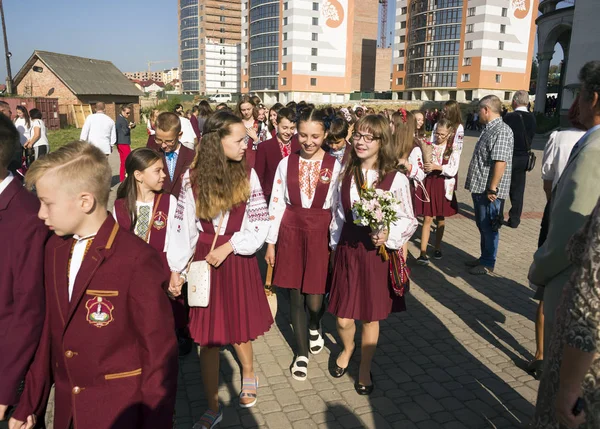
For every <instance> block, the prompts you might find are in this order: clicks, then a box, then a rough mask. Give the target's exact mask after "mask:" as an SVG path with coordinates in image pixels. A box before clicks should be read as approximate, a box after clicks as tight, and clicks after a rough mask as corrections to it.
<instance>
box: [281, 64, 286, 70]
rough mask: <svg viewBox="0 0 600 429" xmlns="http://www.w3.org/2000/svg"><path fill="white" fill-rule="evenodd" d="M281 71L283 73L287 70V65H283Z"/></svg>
mask: <svg viewBox="0 0 600 429" xmlns="http://www.w3.org/2000/svg"><path fill="white" fill-rule="evenodd" d="M281 70H283V71H285V70H287V63H282V64H281Z"/></svg>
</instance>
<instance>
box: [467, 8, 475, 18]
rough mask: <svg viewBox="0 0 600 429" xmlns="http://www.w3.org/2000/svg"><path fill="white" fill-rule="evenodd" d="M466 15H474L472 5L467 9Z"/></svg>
mask: <svg viewBox="0 0 600 429" xmlns="http://www.w3.org/2000/svg"><path fill="white" fill-rule="evenodd" d="M467 16H475V8H474V7H470V8H469V10H468V11H467Z"/></svg>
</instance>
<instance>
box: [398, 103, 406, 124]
mask: <svg viewBox="0 0 600 429" xmlns="http://www.w3.org/2000/svg"><path fill="white" fill-rule="evenodd" d="M398 112H400V114H401V115H402V123H403V124H406V109H404V108H403V107H401V108H399V109H398Z"/></svg>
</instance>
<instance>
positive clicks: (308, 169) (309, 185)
mask: <svg viewBox="0 0 600 429" xmlns="http://www.w3.org/2000/svg"><path fill="white" fill-rule="evenodd" d="M320 172H321V163H320V162H310V161H304V160H302V159H301V160H300V192H302V193H303V194H304V195H306V196H307V197H308V198H309V199H312V198H313V196H314V194H315V189H316V187H317V183H318V182H319V174H320Z"/></svg>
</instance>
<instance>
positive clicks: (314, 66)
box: [310, 63, 317, 71]
mask: <svg viewBox="0 0 600 429" xmlns="http://www.w3.org/2000/svg"><path fill="white" fill-rule="evenodd" d="M310 71H317V63H311V64H310Z"/></svg>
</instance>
